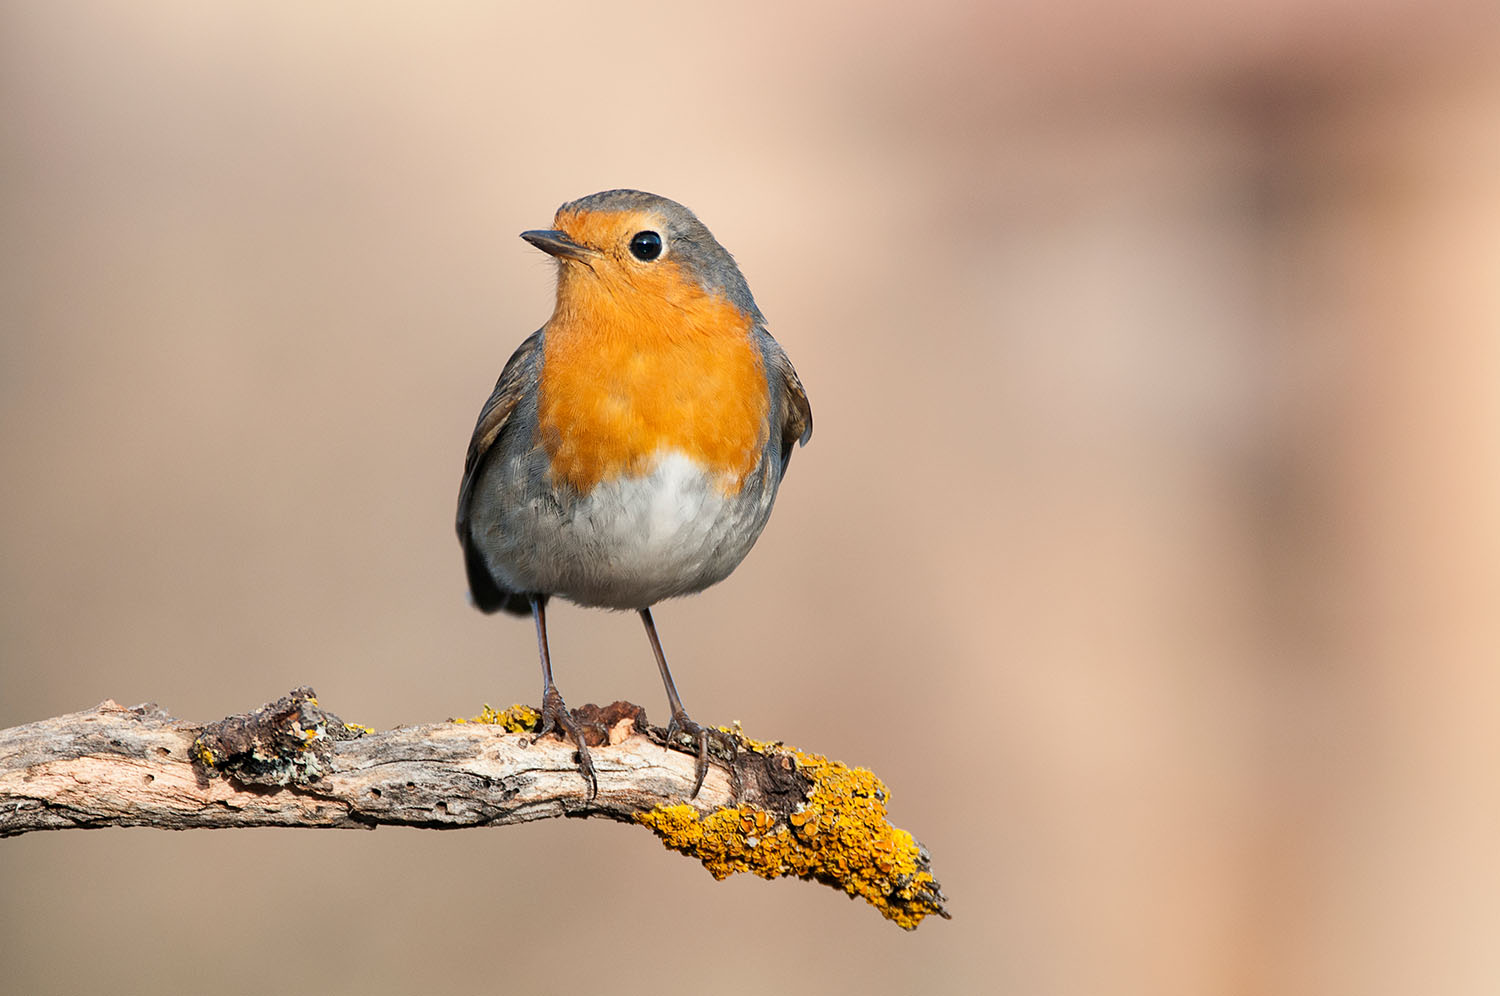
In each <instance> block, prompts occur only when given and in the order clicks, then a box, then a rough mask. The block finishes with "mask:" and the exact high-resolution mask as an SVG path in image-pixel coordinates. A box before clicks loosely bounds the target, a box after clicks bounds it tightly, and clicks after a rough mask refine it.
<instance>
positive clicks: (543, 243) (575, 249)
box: [521, 229, 599, 261]
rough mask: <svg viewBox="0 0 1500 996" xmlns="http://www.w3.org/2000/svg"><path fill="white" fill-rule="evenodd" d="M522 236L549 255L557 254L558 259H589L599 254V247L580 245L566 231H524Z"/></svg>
mask: <svg viewBox="0 0 1500 996" xmlns="http://www.w3.org/2000/svg"><path fill="white" fill-rule="evenodd" d="M521 238H523V239H525V240H526V241H527V242H530V243H531V244H532V245H534V246H536V247H537V248H538V249H540V250H541V251H542V252H544V253H546V254H547V255H549V256H556V257H557V258H558V259H576V260H581V261H587V260H588V259H589V258H590V257H592V256H597V255H599V251H598V250H597V249H590V248H589V247H588V246H584V245H579V244H578V243H577V242H574V241H573V240H572V239H570V238H568V234H567V233H566V232H560V231H557V230H556V229H552V230H549V231H533V232H522V233H521Z"/></svg>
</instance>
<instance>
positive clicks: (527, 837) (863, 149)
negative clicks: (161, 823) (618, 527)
mask: <svg viewBox="0 0 1500 996" xmlns="http://www.w3.org/2000/svg"><path fill="white" fill-rule="evenodd" d="M0 12H3V13H0V254H3V255H0V323H3V324H0V467H3V471H0V503H3V508H4V515H3V516H0V726H10V725H15V724H19V723H24V722H29V721H32V720H37V719H42V718H44V717H48V716H52V715H57V714H60V713H65V712H71V711H74V710H78V709H84V708H89V707H92V706H93V705H95V704H96V703H98V702H99V701H100V700H102V699H105V698H114V699H117V700H119V701H120V702H123V703H126V704H134V703H138V702H142V701H146V700H155V701H157V702H160V703H161V704H162V705H163V706H164V707H166V708H167V709H169V710H170V711H171V712H173V713H174V714H175V715H177V716H180V717H183V718H189V719H195V720H200V721H209V720H213V719H217V718H220V717H222V716H224V715H226V714H229V713H234V712H240V711H243V710H246V709H249V708H251V707H254V706H256V705H258V704H260V703H262V702H264V701H267V700H269V699H272V698H274V697H276V696H278V695H281V694H283V693H285V692H286V691H287V690H288V689H290V688H292V687H294V686H296V685H299V684H302V683H307V684H310V685H312V686H314V687H315V688H316V689H317V691H318V693H319V695H320V696H321V698H322V700H323V702H324V704H325V705H327V706H329V707H330V708H332V709H334V710H335V711H337V712H339V713H340V714H342V715H343V716H345V717H346V718H348V719H350V720H355V721H358V722H362V723H368V724H371V725H374V726H377V727H389V726H392V725H396V724H413V723H425V722H434V721H439V720H442V719H445V718H447V717H449V716H454V715H472V714H474V713H475V712H477V711H478V710H479V708H480V706H481V704H482V703H485V702H490V703H494V704H496V705H506V704H509V703H511V702H514V701H528V702H534V701H536V699H537V698H538V692H539V681H538V677H537V668H536V661H535V651H534V643H533V636H532V632H531V628H530V626H529V625H528V624H526V623H525V622H523V621H516V620H511V619H503V618H489V617H484V616H481V615H480V614H479V613H477V612H475V611H473V610H472V609H471V608H470V607H469V606H468V604H467V603H466V600H465V586H464V577H463V570H462V566H461V560H460V555H459V550H458V546H457V543H456V542H455V539H454V536H453V533H452V519H453V505H454V499H455V495H456V492H457V487H458V482H459V475H460V471H461V465H462V461H463V455H464V450H465V446H466V444H467V442H468V439H469V433H470V430H471V429H472V427H473V423H474V419H475V416H476V415H477V413H478V410H479V407H480V405H481V404H482V403H483V401H484V399H485V398H486V396H487V395H488V393H489V390H490V388H491V386H492V385H493V383H494V380H495V377H496V375H497V373H498V371H499V369H500V366H501V364H502V363H503V362H504V361H505V359H506V357H507V356H509V354H510V352H511V350H512V349H513V348H514V347H515V346H516V345H517V344H518V343H519V342H520V341H521V339H522V338H523V337H524V336H526V335H527V334H528V333H530V332H531V331H532V330H533V329H535V328H536V327H538V326H539V325H540V324H541V323H542V322H543V321H544V320H545V319H546V318H547V316H548V315H549V314H550V309H551V301H552V293H553V278H552V267H551V265H550V263H549V262H548V260H547V259H545V258H544V257H543V256H542V255H541V254H540V253H538V252H536V251H535V250H533V249H531V248H529V247H528V246H527V245H526V244H524V243H523V242H521V240H520V239H518V238H516V234H517V233H518V232H520V231H521V230H523V229H527V228H537V227H545V226H547V225H548V224H549V222H550V219H551V217H552V213H553V211H554V210H555V208H556V207H557V205H558V204H559V203H561V202H562V201H565V200H568V199H571V198H574V197H577V196H580V195H583V194H586V193H590V192H592V191H595V190H600V189H604V188H608V187H615V186H634V187H641V188H644V189H647V190H653V191H656V192H659V193H663V194H666V195H668V196H670V197H673V198H675V199H677V200H680V201H683V202H684V203H686V204H688V205H689V206H691V207H692V208H694V209H695V210H696V211H697V212H698V214H699V215H700V216H701V217H702V218H703V219H704V221H705V222H706V223H707V224H708V225H709V227H710V228H712V229H713V231H714V232H715V233H716V234H717V235H718V236H719V238H720V239H721V240H722V241H723V242H724V243H725V244H726V245H727V246H728V247H729V248H730V249H731V250H732V251H734V252H735V254H736V255H737V256H738V258H739V260H740V263H741V265H742V267H743V269H744V271H745V273H746V275H747V277H748V279H749V281H750V284H751V286H752V287H753V288H754V290H755V293H756V297H757V299H758V301H759V303H760V305H761V307H762V309H763V310H764V311H765V312H766V314H767V315H768V316H769V318H770V322H771V329H772V331H773V332H774V333H775V334H776V335H777V336H778V338H779V339H780V341H781V342H782V343H783V344H784V345H785V347H786V349H787V351H788V352H789V353H790V355H791V356H792V358H793V360H794V361H795V362H796V364H797V367H798V369H799V370H800V372H801V374H802V378H803V380H804V382H805V383H806V385H807V388H808V392H809V394H810V396H811V398H812V401H813V407H814V410H815V413H816V418H817V433H816V435H815V436H814V438H813V440H812V443H811V445H810V446H809V447H808V448H807V449H806V450H805V451H802V452H801V453H799V454H798V456H797V459H796V460H795V461H794V465H793V467H792V470H791V473H790V476H789V477H788V479H787V482H786V484H785V486H784V487H783V489H782V492H781V498H780V501H779V507H778V511H777V514H776V516H775V517H774V518H773V520H772V523H771V526H770V528H769V529H768V531H767V532H766V534H765V536H764V537H763V538H762V540H761V542H760V544H759V546H758V547H757V549H756V550H755V552H754V554H752V556H751V557H750V558H749V560H748V561H747V562H746V563H745V564H744V565H743V566H742V567H741V568H740V570H739V571H738V572H737V573H736V574H735V575H734V576H733V577H732V578H731V579H730V580H728V581H727V582H725V583H724V584H722V585H720V586H719V587H717V588H715V589H713V590H711V591H709V592H707V593H705V594H703V595H701V596H698V597H696V598H692V599H689V600H683V601H679V602H673V603H669V604H667V605H665V606H663V607H661V608H660V609H659V611H658V613H657V621H658V624H659V625H660V627H661V629H662V633H663V639H664V641H665V644H666V647H667V652H668V654H669V655H670V657H671V659H672V660H673V662H674V670H675V671H676V674H677V677H678V680H679V685H680V687H681V689H682V692H683V695H684V697H685V699H686V701H687V703H688V705H689V708H690V709H691V711H692V712H693V715H695V716H697V717H699V718H700V719H702V720H705V721H713V722H727V721H729V720H734V719H738V720H741V721H742V722H743V723H744V725H745V728H746V729H747V731H748V732H750V733H751V734H752V735H754V736H758V737H764V738H781V739H785V740H787V741H789V742H791V743H795V744H798V745H800V746H802V747H804V748H807V749H811V750H815V751H818V752H822V753H826V754H829V755H831V756H833V757H836V758H840V759H842V760H845V761H848V762H851V763H856V764H860V765H865V766H868V767H870V768H872V769H873V770H874V771H875V772H876V773H877V774H879V775H881V776H882V777H883V778H884V779H885V780H886V782H887V783H888V785H889V786H890V789H891V791H892V797H893V801H892V817H893V820H894V821H895V822H896V823H897V824H898V825H900V826H903V827H906V828H908V829H910V830H911V831H912V832H914V833H915V834H916V835H917V837H919V838H920V839H921V840H923V841H924V842H925V843H926V845H927V846H928V847H929V848H930V850H931V853H932V855H933V860H934V865H935V871H936V872H937V875H938V877H939V879H940V880H941V881H942V883H943V885H944V886H945V888H946V891H947V892H948V894H949V896H950V897H951V900H952V904H951V908H952V910H953V913H954V916H955V918H954V920H953V921H952V922H948V923H944V922H937V921H934V922H930V923H927V924H924V925H923V926H922V928H921V929H920V930H918V931H917V932H916V933H914V934H911V935H904V934H902V933H901V932H900V931H899V930H898V929H897V928H895V927H894V926H892V925H890V924H888V923H886V922H884V921H882V920H881V919H880V918H879V917H878V916H877V915H876V914H875V913H874V912H873V911H872V910H870V909H868V908H866V907H864V906H862V905H855V904H852V903H850V902H849V901H847V900H846V899H844V898H843V897H841V896H839V895H837V894H835V893H833V892H831V891H829V890H827V889H823V888H821V887H814V886H811V885H805V884H800V883H792V882H785V881H783V882H776V883H765V882H762V881H759V880H751V879H743V880H734V881H729V882H726V883H723V884H715V883H714V882H713V881H712V880H711V879H710V878H709V877H708V875H707V874H705V873H704V872H703V871H702V869H701V868H699V867H698V866H696V865H694V864H692V863H690V862H688V861H686V860H684V859H682V858H680V857H677V856H675V855H672V854H669V853H667V852H666V851H664V850H663V849H662V848H661V847H660V845H659V844H658V843H657V842H656V841H655V840H654V839H653V838H652V837H651V836H649V835H648V834H646V833H644V832H640V831H632V830H629V829H627V828H624V827H618V826H609V825H603V824H598V823H592V822H588V823H575V822H571V821H566V822H564V821H551V822H547V823H543V824H538V825H532V826H525V827H517V828H510V829H505V830H501V831H493V832H487V831H466V832H462V833H452V834H441V833H436V832H428V831H402V830H392V829H383V830H380V831H379V832H376V833H334V832H327V831H285V830H282V831H269V830H268V831H250V832H235V833H229V832H224V833H195V834H185V835H167V834H164V833H160V832H151V831H146V830H131V831H122V830H110V831H98V832H92V833H76V832H75V833H64V834H34V835H30V836H27V837H22V838H17V839H12V840H7V841H4V842H0V952H3V955H0V960H3V962H4V972H3V977H0V989H4V990H5V991H6V992H14V993H27V994H30V993H81V992H104V991H108V992H118V993H137V992H139V993H146V992H151V993H160V992H164V991H165V992H173V991H182V990H185V989H188V988H193V989H204V990H212V991H215V992H220V993H250V992H261V991H264V989H265V988H266V986H267V985H268V984H276V985H282V984H285V983H286V982H287V980H296V984H297V985H298V987H299V988H301V989H304V990H308V991H314V990H315V991H330V992H338V991H353V990H355V989H358V990H359V991H361V992H365V993H424V992H433V991H437V990H439V989H442V990H455V991H472V990H478V989H486V988H490V989H493V988H499V987H501V986H504V987H505V988H506V989H520V990H524V991H527V992H539V993H546V992H558V991H561V990H563V989H564V988H568V989H573V988H575V987H576V988H592V987H593V986H595V985H604V984H616V983H611V982H610V981H609V980H611V979H613V978H614V976H615V973H617V972H620V971H622V970H623V971H625V972H628V973H629V977H631V978H633V979H635V980H637V982H638V984H639V986H640V987H654V986H657V985H660V984H667V985H671V986H682V985H689V986H692V987H694V988H699V987H711V988H713V989H714V990H715V991H719V992H726V993H729V992H734V993H738V992H744V993H751V992H767V991H772V992H780V991H786V992H808V993H839V992H861V993H870V994H887V993H890V994H911V993H918V994H924V993H939V992H944V993H946V992H954V993H981V992H982V993H1036V994H1065V993H1066V994H1075V993H1076V994H1092V993H1106V992H1107V993H1125V994H1135V993H1140V994H1153V996H1160V994H1173V993H1181V994H1205V993H1247V994H1248V993H1289V994H1304V993H1305V994H1319V996H1326V994H1339V993H1351V994H1354V993H1358V994H1370V993H1392V994H1396V993H1410V992H1417V991H1422V992H1443V993H1479V992H1494V991H1495V986H1496V980H1497V979H1500V948H1497V947H1496V946H1495V937H1496V936H1497V932H1500V860H1497V846H1500V845H1497V836H1500V792H1497V790H1496V784H1495V768H1496V761H1497V759H1500V722H1497V720H1496V716H1495V713H1496V700H1497V696H1500V672H1497V669H1496V660H1497V656H1500V621H1497V612H1496V604H1497V595H1500V433H1497V427H1500V390H1497V387H1500V124H1497V122H1500V58H1497V56H1500V7H1497V6H1496V5H1495V4H1494V3H1493V2H1490V0H1474V2H1466V0H1445V2H1437V3H1418V2H1415V0H1360V2H1357V3H1356V2H1352V0H1296V2H1291V0H1268V2H1265V3H1258V4H1257V3H1248V2H1229V3H1220V4H1199V3H1189V2H1185V0H1158V2H1148V3H1134V4H1123V3H1107V2H1102V0H1060V2H1059V0H1050V2H1046V3H1043V2H1039V0H1016V2H998V3H962V2H955V0H932V2H928V3H923V4H920V5H909V4H897V3H888V2H876V3H870V2H865V3H851V2H840V3H828V4H806V3H801V2H796V3H793V2H774V0H773V2H764V0H763V2H759V3H754V4H741V5H734V6H717V5H706V4H699V3H687V2H677V3H673V2H667V3H653V4H648V5H642V6H636V5H623V4H621V5H605V4H597V5H590V4H550V5H543V4H524V5H523V4H481V3H461V4H460V3H454V4H435V5H421V6H419V5H414V4H413V5H400V4H366V3H359V4H353V3H349V4H336V3H318V4H307V5H290V4H288V5H275V4H272V5H267V4H241V3H223V4H211V5H209V4H198V3H188V2H155V3H145V4H142V3H76V4H51V5H44V4H28V3H19V2H12V3H5V4H4V5H3V7H0ZM551 623H552V626H551V629H552V636H553V650H554V659H555V661H556V666H557V669H558V677H559V682H560V684H561V687H562V688H563V689H564V690H565V692H566V693H567V695H568V697H569V699H570V701H572V702H574V703H582V702H585V701H597V702H601V703H602V702H609V701H612V700H614V699H616V698H627V699H631V700H633V701H636V702H640V703H643V704H644V705H645V706H646V707H647V708H648V710H649V711H650V713H651V715H652V716H653V717H655V718H656V719H657V720H658V721H660V720H661V719H664V718H665V716H664V705H663V696H662V693H661V689H660V686H659V683H658V680H657V677H656V673H655V669H654V667H653V666H652V661H651V656H650V652H649V649H648V647H647V644H646V641H645V640H644V638H643V637H642V635H641V632H640V628H639V625H638V623H637V622H636V620H635V619H633V618H632V617H630V616H628V615H612V614H608V613H601V612H586V611H583V610H579V609H576V608H572V607H567V606H559V607H558V609H557V610H556V611H555V612H554V613H553V614H552V616H551ZM210 909H212V910H215V911H216V912H215V914H214V915H213V916H208V915H205V911H207V910H210ZM224 909H230V910H233V911H235V912H234V914H233V915H231V916H229V917H226V916H224V915H223V914H222V913H219V912H217V911H221V910H224ZM606 973H608V974H606ZM270 980H275V982H274V983H273V982H271V981H270Z"/></svg>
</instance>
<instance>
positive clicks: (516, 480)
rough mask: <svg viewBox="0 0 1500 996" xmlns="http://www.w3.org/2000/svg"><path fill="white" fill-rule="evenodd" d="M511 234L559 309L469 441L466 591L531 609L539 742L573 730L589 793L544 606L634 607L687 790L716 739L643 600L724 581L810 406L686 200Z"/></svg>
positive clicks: (636, 198)
mask: <svg viewBox="0 0 1500 996" xmlns="http://www.w3.org/2000/svg"><path fill="white" fill-rule="evenodd" d="M521 238H523V239H525V240H526V241H527V242H529V243H531V244H532V245H533V246H536V247H537V248H538V249H540V250H542V251H543V252H545V253H547V254H548V255H550V256H552V257H553V258H554V259H555V260H556V261H557V305H556V308H555V309H554V311H553V313H552V317H551V318H550V319H548V320H547V324H545V325H543V326H542V327H541V329H540V330H538V331H537V332H534V333H533V334H532V335H531V336H530V337H529V338H527V339H526V341H525V342H523V343H521V345H520V348H518V349H517V350H516V351H515V353H514V355H512V356H511V358H510V360H509V362H507V363H506V364H505V369H504V370H503V371H501V373H500V379H499V381H498V382H497V383H496V384H495V390H494V392H493V393H492V394H491V395H490V398H489V400H488V401H486V402H485V404H484V408H483V409H482V410H481V411H480V413H479V422H478V424H477V425H476V426H475V427H474V437H473V438H472V439H471V440H470V441H469V452H468V456H467V458H466V459H465V461H464V477H463V484H462V486H461V487H460V489H459V494H458V538H459V542H460V543H461V544H462V545H463V551H464V566H465V568H466V569H467V571H468V576H469V590H470V592H471V593H472V595H473V599H474V604H475V605H476V606H477V607H478V608H479V609H480V610H481V611H483V612H487V613H488V612H497V611H501V610H504V611H507V612H513V613H516V614H518V615H526V614H528V613H529V614H530V615H531V617H532V619H533V621H534V622H535V624H536V636H537V647H538V650H539V652H540V655H541V664H542V714H541V727H540V729H539V731H538V733H537V737H538V738H540V737H542V736H545V735H546V734H548V733H554V735H556V736H559V737H562V736H563V735H564V734H566V736H567V738H569V739H571V740H572V741H573V743H574V744H575V745H576V746H577V748H578V765H579V769H580V771H581V773H582V774H583V777H584V779H585V780H586V781H587V782H588V785H589V795H590V796H591V797H592V796H593V795H594V794H596V793H597V791H598V780H597V778H596V776H595V773H594V764H593V759H592V758H591V757H590V755H589V749H588V746H587V745H586V744H585V742H584V738H583V729H582V727H581V725H580V724H579V722H578V721H577V720H576V719H575V718H574V717H573V715H572V714H571V713H570V712H569V711H568V708H567V706H566V705H565V704H564V702H563V697H562V694H561V693H560V692H559V691H558V689H557V685H556V683H555V682H554V681H553V680H552V663H551V659H550V656H549V654H548V651H547V617H546V607H547V600H548V599H549V598H551V597H553V596H554V595H555V596H557V597H559V598H565V599H567V600H568V601H570V602H575V603H577V604H579V605H585V606H597V607H600V608H606V609H628V610H631V611H634V612H637V613H639V614H640V618H641V622H642V623H644V624H645V627H646V637H647V639H648V640H650V642H651V650H652V652H653V653H654V654H655V655H656V665H657V667H658V668H659V669H660V671H661V678H662V683H663V684H664V685H665V686H666V690H667V702H668V705H669V706H670V707H671V710H672V718H671V721H670V723H669V725H668V727H667V733H668V739H669V740H678V739H679V738H680V737H682V736H686V737H688V738H689V739H690V740H692V741H696V746H697V751H698V764H697V781H696V783H695V784H694V786H693V795H694V796H696V795H697V794H698V790H699V789H700V788H701V787H702V786H703V778H704V775H705V774H707V772H708V746H709V740H710V739H711V738H716V739H727V738H724V737H723V734H721V733H719V732H718V731H717V730H713V729H710V728H706V727H703V726H699V725H698V724H697V723H695V722H693V720H691V719H690V718H688V714H687V711H686V710H685V709H683V706H682V699H681V698H679V697H678V695H677V688H676V686H675V685H674V684H673V682H672V673H671V671H670V670H668V668H667V659H666V656H665V655H664V654H663V653H662V648H661V641H660V639H658V637H657V635H656V624H655V623H654V622H653V621H652V618H651V607H652V606H653V605H655V604H656V603H657V602H660V601H661V600H662V599H665V598H673V597H676V596H678V595H687V594H691V593H693V592H698V591H702V590H703V589H704V588H707V587H708V586H709V585H712V584H716V583H717V582H719V581H722V580H724V578H726V577H728V576H729V573H730V572H731V571H733V570H734V569H735V567H737V566H738V565H739V563H740V561H741V560H743V559H744V558H745V555H746V554H747V553H749V552H750V548H751V547H752V546H754V545H755V540H756V538H757V537H759V536H760V532H761V530H762V529H763V528H765V525H766V520H767V519H768V518H770V515H771V505H772V503H773V502H774V501H775V499H776V489H777V486H778V485H780V484H781V479H782V477H783V476H784V475H785V474H786V468H787V463H788V461H789V460H790V459H791V455H792V444H793V443H806V442H807V440H808V438H809V437H810V436H811V435H812V409H811V408H810V407H809V405H808V402H807V395H806V394H805V393H804V392H803V390H802V383H801V381H800V380H798V378H797V372H796V371H795V370H794V369H792V364H791V361H790V360H788V359H787V356H786V353H784V352H782V349H781V347H780V346H779V345H778V344H777V343H776V340H775V339H772V338H771V334H770V333H769V332H767V331H766V329H765V318H764V317H763V316H762V315H761V313H760V309H759V308H757V307H756V306H755V299H754V298H752V297H751V296H750V288H749V287H748V286H747V285H746V283H745V278H744V277H743V276H741V275H740V271H739V267H738V266H736V265H735V262H734V257H732V256H730V255H729V253H728V251H727V250H725V249H724V247H723V246H721V245H720V244H719V243H718V241H717V240H716V239H715V238H714V237H713V235H712V234H711V233H710V232H709V230H708V229H707V228H705V227H704V226H703V223H702V222H700V221H699V220H698V219H697V217H696V216H695V215H694V214H693V212H691V211H689V210H688V209H687V208H685V207H683V206H682V205H681V204H678V203H676V202H675V201H670V200H668V199H666V198H665V197H659V196H657V195H655V194H648V193H643V192H641V191H638V190H606V191H604V192H603V193H598V194H592V195H590V196H588V197H583V198H580V199H578V200H576V201H571V202H569V203H567V204H564V205H563V206H562V207H560V208H558V210H557V215H556V217H555V218H554V219H553V227H552V228H550V229H547V230H545V231H530V232H522V233H521ZM729 746H730V747H731V748H732V744H730V745H729Z"/></svg>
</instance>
